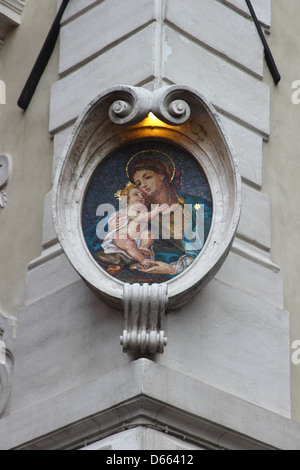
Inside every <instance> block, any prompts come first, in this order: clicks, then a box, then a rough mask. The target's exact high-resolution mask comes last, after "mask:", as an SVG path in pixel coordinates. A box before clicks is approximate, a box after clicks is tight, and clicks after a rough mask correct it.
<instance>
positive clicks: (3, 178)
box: [0, 154, 11, 209]
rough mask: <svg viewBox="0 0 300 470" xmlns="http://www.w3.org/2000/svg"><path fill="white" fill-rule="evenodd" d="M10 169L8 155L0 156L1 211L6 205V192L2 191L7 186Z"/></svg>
mask: <svg viewBox="0 0 300 470" xmlns="http://www.w3.org/2000/svg"><path fill="white" fill-rule="evenodd" d="M10 169H11V160H10V157H9V156H8V155H5V154H4V155H0V207H1V208H2V209H3V208H4V207H5V204H6V192H5V191H4V188H5V186H6V185H7V182H8V178H9V174H10Z"/></svg>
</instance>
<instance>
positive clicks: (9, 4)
mask: <svg viewBox="0 0 300 470" xmlns="http://www.w3.org/2000/svg"><path fill="white" fill-rule="evenodd" d="M24 5H25V0H0V39H2V41H3V40H4V38H5V36H6V34H7V32H8V31H9V30H10V29H11V28H12V27H13V26H18V25H19V24H20V23H21V15H22V12H23V8H24ZM0 47H1V41H0Z"/></svg>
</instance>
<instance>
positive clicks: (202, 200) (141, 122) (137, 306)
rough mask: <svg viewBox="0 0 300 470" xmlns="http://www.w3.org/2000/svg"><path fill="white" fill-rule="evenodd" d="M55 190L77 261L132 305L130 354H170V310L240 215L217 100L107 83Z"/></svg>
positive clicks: (105, 289)
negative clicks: (166, 327)
mask: <svg viewBox="0 0 300 470" xmlns="http://www.w3.org/2000/svg"><path fill="white" fill-rule="evenodd" d="M149 178H150V179H149ZM150 180H151V182H150V183H149V181H150ZM147 181H148V182H147ZM53 197H54V199H53V219H54V225H55V229H56V232H57V236H58V239H59V241H60V243H61V246H62V248H63V250H64V251H65V254H66V255H67V257H68V258H69V260H70V262H71V263H72V265H73V266H74V268H75V269H76V271H77V272H78V273H79V274H80V276H81V277H82V278H83V279H84V280H85V282H86V283H87V284H88V285H89V286H90V287H91V288H92V289H93V290H94V291H95V292H96V293H97V294H98V295H99V296H100V297H101V298H102V299H103V300H104V301H105V302H107V303H108V304H109V305H111V306H113V307H114V308H119V309H124V311H125V314H124V315H125V318H124V332H123V335H122V337H121V344H122V345H123V350H124V351H137V350H139V351H141V352H142V353H144V352H145V353H146V352H148V353H155V352H163V349H164V346H165V345H166V338H165V332H164V315H165V311H166V309H167V308H168V309H170V310H171V309H176V308H179V307H181V306H182V305H184V304H185V303H186V302H187V301H188V300H189V299H191V298H192V297H193V296H194V295H195V294H197V292H199V291H200V289H202V288H203V287H204V286H205V285H206V284H207V283H208V282H209V281H210V280H211V279H212V278H213V277H214V276H215V274H216V272H217V271H218V270H219V268H220V267H221V265H222V264H223V262H224V260H225V258H226V256H227V254H228V252H229V250H230V247H231V245H232V242H233V238H234V235H235V232H236V229H237V226H238V222H239V217H240V211H241V181H240V174H239V171H238V167H237V162H236V157H235V154H234V151H233V148H232V146H231V144H230V142H229V139H228V138H227V136H226V133H225V132H224V129H223V127H222V124H221V121H220V119H219V117H218V114H217V112H216V111H215V110H214V108H213V106H212V105H211V104H210V103H209V102H208V101H207V100H206V99H205V98H204V97H203V96H201V94H199V93H198V92H197V91H196V90H193V89H190V88H188V87H186V86H177V85H174V86H169V87H165V88H161V89H159V90H156V91H154V92H151V91H148V90H146V89H143V88H137V87H131V86H117V87H114V88H111V89H109V90H107V91H106V92H104V93H103V94H101V95H100V96H98V97H97V98H96V99H95V100H94V101H93V102H91V103H90V104H89V105H88V106H87V108H86V109H85V110H84V111H83V113H82V114H81V115H80V116H79V118H78V120H77V122H76V124H75V126H74V128H73V131H72V133H71V135H70V137H69V139H68V141H67V143H66V146H65V149H64V151H63V154H62V157H61V160H60V162H59V164H58V169H57V174H56V178H55V182H54V187H53ZM124 198H125V199H124ZM124 201H125V202H124ZM142 207H146V210H145V212H144V213H143V211H142ZM133 208H135V213H134V214H133V213H132V212H131V213H130V210H131V211H132V209H133ZM150 208H151V209H150ZM181 220H182V221H183V222H182V224H183V225H180V221H181ZM166 221H169V225H168V230H169V231H167V232H164V230H165V229H166V227H167V225H166ZM155 224H157V225H155ZM159 224H160V225H159ZM156 226H157V227H158V229H157V231H156V230H155V227H156ZM179 226H180V229H179V228H178V227H179ZM133 227H135V228H134V230H136V232H134V233H135V235H133V234H132V233H133V232H132V230H133ZM137 227H138V229H137ZM195 227H196V228H195ZM125 229H126V230H125ZM166 233H167V235H168V236H167V235H166ZM124 234H125V235H124Z"/></svg>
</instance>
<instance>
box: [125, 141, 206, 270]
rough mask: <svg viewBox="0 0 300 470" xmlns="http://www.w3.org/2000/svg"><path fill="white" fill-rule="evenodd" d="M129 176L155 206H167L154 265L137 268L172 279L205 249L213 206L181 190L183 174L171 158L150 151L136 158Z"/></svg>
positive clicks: (129, 165) (161, 215)
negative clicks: (169, 276)
mask: <svg viewBox="0 0 300 470" xmlns="http://www.w3.org/2000/svg"><path fill="white" fill-rule="evenodd" d="M127 176H128V178H129V180H130V181H131V182H133V183H134V184H135V185H136V186H137V187H138V188H139V189H140V190H141V191H142V192H143V193H144V195H145V197H147V199H148V201H149V204H150V205H151V207H153V206H154V207H155V205H157V204H158V205H163V204H167V205H168V207H169V208H170V209H171V211H170V213H168V211H165V213H164V211H162V212H161V214H160V216H159V222H160V223H159V236H158V237H156V239H155V240H154V243H153V251H154V262H153V263H152V265H151V266H147V267H138V266H137V267H136V269H138V270H140V271H143V272H148V273H156V274H168V275H171V276H174V275H177V274H179V273H181V272H182V271H183V270H184V269H185V268H186V267H187V266H189V265H190V264H191V263H192V262H193V261H194V259H195V257H196V256H198V254H199V253H200V251H201V249H202V248H203V245H204V242H205V239H206V237H207V235H208V231H209V227H210V223H211V207H210V205H209V204H208V202H207V201H205V200H203V198H201V199H199V197H197V196H193V195H189V194H185V193H183V192H181V191H180V179H181V172H180V171H179V170H176V168H175V165H174V162H173V160H172V158H171V157H170V156H168V155H167V154H164V153H162V152H160V151H155V150H147V151H142V152H139V153H138V154H136V155H134V156H133V157H132V158H131V160H130V161H129V162H128V165H127Z"/></svg>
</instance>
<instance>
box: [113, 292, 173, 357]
mask: <svg viewBox="0 0 300 470" xmlns="http://www.w3.org/2000/svg"><path fill="white" fill-rule="evenodd" d="M123 303H124V331H123V335H122V336H121V338H120V339H121V345H122V346H123V351H124V352H136V351H138V352H141V353H150V354H155V353H163V351H164V347H165V346H166V344H167V338H166V337H165V331H164V328H165V309H166V304H167V285H166V284H152V285H149V284H142V285H140V284H124V298H123Z"/></svg>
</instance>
